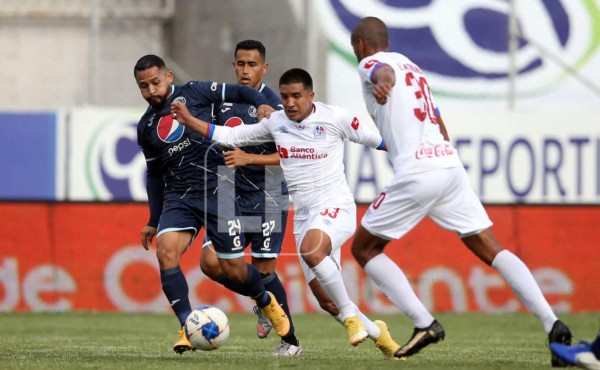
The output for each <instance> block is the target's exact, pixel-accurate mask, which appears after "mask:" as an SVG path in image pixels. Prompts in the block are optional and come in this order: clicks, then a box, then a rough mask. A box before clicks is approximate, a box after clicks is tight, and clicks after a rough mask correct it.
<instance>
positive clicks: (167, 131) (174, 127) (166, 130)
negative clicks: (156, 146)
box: [156, 114, 185, 143]
mask: <svg viewBox="0 0 600 370" xmlns="http://www.w3.org/2000/svg"><path fill="white" fill-rule="evenodd" d="M156 130H157V132H158V137H159V138H160V139H161V140H162V141H164V142H165V143H173V142H176V141H177V140H179V139H181V137H182V136H183V132H184V130H185V127H184V126H183V125H180V124H179V122H177V121H173V115H172V114H167V115H166V116H162V117H161V118H160V120H158V125H156Z"/></svg>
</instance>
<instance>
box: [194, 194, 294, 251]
mask: <svg viewBox="0 0 600 370" xmlns="http://www.w3.org/2000/svg"><path fill="white" fill-rule="evenodd" d="M265 198H267V197H266V196H265V193H264V192H263V191H255V192H248V191H245V192H243V193H240V194H238V197H237V204H238V206H239V212H240V215H241V217H240V218H241V226H242V228H241V231H242V234H241V238H240V242H242V243H243V245H244V247H245V246H248V245H250V254H251V255H252V257H256V258H277V257H278V256H279V253H281V248H282V246H283V238H284V235H285V229H286V226H287V217H288V207H289V197H288V195H287V194H285V196H282V197H279V198H278V199H275V200H274V199H272V198H271V199H265ZM211 241H213V240H212V238H211V237H210V235H209V237H208V239H207V240H205V244H204V245H208V244H210V242H211ZM214 247H215V251H216V252H217V256H218V257H220V258H235V257H233V255H231V256H225V255H224V253H220V251H219V246H218V245H217V243H214Z"/></svg>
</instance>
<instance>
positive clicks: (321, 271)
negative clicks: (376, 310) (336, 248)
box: [312, 256, 358, 320]
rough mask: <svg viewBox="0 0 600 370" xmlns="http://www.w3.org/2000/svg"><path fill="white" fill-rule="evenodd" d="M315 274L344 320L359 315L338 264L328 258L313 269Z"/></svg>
mask: <svg viewBox="0 0 600 370" xmlns="http://www.w3.org/2000/svg"><path fill="white" fill-rule="evenodd" d="M312 270H313V272H314V273H315V275H316V276H317V280H318V281H319V284H320V285H321V287H322V288H323V290H325V292H326V293H327V294H328V295H329V297H330V298H331V300H332V301H333V303H335V305H336V306H337V308H338V309H339V310H340V316H341V318H342V320H344V319H346V318H348V317H350V316H356V315H357V311H358V309H357V307H356V305H355V304H354V302H352V301H351V300H350V297H349V296H348V292H347V291H346V286H345V285H344V280H343V279H342V273H341V272H340V270H338V267H337V265H336V263H335V262H334V261H333V260H332V259H331V257H329V256H327V257H325V258H323V260H322V261H321V262H320V263H319V264H318V265H316V266H315V267H313V269H312Z"/></svg>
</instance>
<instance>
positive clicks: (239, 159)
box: [223, 148, 279, 167]
mask: <svg viewBox="0 0 600 370" xmlns="http://www.w3.org/2000/svg"><path fill="white" fill-rule="evenodd" d="M223 155H224V156H225V164H226V165H227V166H230V167H241V166H247V165H250V164H251V165H255V166H277V165H279V153H272V154H253V153H246V152H245V151H243V150H242V149H240V148H234V149H233V150H230V151H226V152H224V153H223Z"/></svg>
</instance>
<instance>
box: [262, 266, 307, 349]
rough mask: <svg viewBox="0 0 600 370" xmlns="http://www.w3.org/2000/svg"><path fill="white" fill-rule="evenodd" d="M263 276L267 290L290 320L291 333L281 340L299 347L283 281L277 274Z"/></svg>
mask: <svg viewBox="0 0 600 370" xmlns="http://www.w3.org/2000/svg"><path fill="white" fill-rule="evenodd" d="M261 275H262V281H263V284H264V285H265V289H266V290H268V291H269V292H271V293H273V295H274V296H275V298H276V299H277V302H279V304H280V305H281V308H283V311H285V314H286V315H287V317H288V318H289V319H290V331H289V332H288V334H287V335H286V336H285V337H282V338H281V339H283V341H284V342H286V343H289V344H293V345H295V346H297V345H298V340H297V339H296V336H295V335H294V333H295V331H296V330H295V329H294V324H293V323H292V315H291V314H290V309H289V307H288V303H287V294H286V293H285V289H284V288H283V284H281V280H279V276H277V273H275V272H274V273H272V274H267V275H264V274H261Z"/></svg>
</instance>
